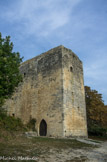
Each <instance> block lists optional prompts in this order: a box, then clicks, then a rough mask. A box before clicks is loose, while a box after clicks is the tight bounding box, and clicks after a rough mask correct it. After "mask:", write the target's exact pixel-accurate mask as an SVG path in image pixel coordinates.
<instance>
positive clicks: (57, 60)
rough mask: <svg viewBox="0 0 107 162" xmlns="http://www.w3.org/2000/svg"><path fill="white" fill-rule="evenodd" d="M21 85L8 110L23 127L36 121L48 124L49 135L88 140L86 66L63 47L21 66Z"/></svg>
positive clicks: (6, 106) (38, 125) (38, 128)
mask: <svg viewBox="0 0 107 162" xmlns="http://www.w3.org/2000/svg"><path fill="white" fill-rule="evenodd" d="M20 72H21V74H22V75H23V82H22V83H20V85H19V86H18V88H17V89H16V91H15V92H14V94H13V96H12V98H11V99H9V100H8V101H7V102H6V104H5V108H6V109H7V112H8V114H9V115H14V116H15V117H19V118H21V119H22V121H23V123H24V124H27V123H28V122H29V120H31V119H36V123H35V129H36V130H37V135H38V136H39V130H40V122H41V121H42V120H45V122H46V124H47V128H46V129H47V130H46V132H47V136H55V137H71V136H83V137H87V122H86V107H85V93H84V80H83V67H82V62H81V61H80V60H79V58H78V57H77V56H76V55H75V54H74V53H73V52H72V51H71V50H70V49H67V48H65V47H64V46H58V47H56V48H53V49H51V50H49V51H47V52H45V53H43V54H41V55H39V56H37V57H34V58H33V59H31V60H28V61H26V62H24V63H22V64H21V66H20Z"/></svg>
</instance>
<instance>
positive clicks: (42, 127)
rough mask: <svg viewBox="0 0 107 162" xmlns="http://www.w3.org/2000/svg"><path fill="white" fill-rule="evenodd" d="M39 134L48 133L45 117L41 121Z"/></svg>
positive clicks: (44, 134)
mask: <svg viewBox="0 0 107 162" xmlns="http://www.w3.org/2000/svg"><path fill="white" fill-rule="evenodd" d="M39 134H40V136H46V134H47V124H46V121H45V120H44V119H43V120H42V121H41V122H40V128H39Z"/></svg>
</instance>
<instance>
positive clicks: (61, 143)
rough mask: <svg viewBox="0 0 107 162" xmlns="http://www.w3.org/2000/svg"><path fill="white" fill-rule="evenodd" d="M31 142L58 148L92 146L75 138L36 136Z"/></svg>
mask: <svg viewBox="0 0 107 162" xmlns="http://www.w3.org/2000/svg"><path fill="white" fill-rule="evenodd" d="M32 142H33V143H37V144H41V145H43V146H48V147H55V148H60V149H66V148H75V149H79V148H85V147H93V145H91V144H86V143H83V142H79V141H77V140H76V139H58V138H46V137H36V138H33V139H32Z"/></svg>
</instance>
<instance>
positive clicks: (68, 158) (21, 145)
mask: <svg viewBox="0 0 107 162" xmlns="http://www.w3.org/2000/svg"><path fill="white" fill-rule="evenodd" d="M0 161H30V162H31V161H32V162H33V161H37V162H107V141H102V142H101V141H95V140H89V139H88V140H86V139H85V140H83V139H54V138H40V137H29V138H28V137H25V136H24V135H14V134H12V135H11V136H8V137H5V138H4V139H3V138H0Z"/></svg>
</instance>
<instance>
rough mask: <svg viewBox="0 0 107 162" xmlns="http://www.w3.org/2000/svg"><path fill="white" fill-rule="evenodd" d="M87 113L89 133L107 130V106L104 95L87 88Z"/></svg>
mask: <svg viewBox="0 0 107 162" xmlns="http://www.w3.org/2000/svg"><path fill="white" fill-rule="evenodd" d="M85 97H86V111H87V124H88V131H89V132H90V131H91V130H92V129H93V130H95V129H97V128H101V130H102V128H104V129H105V128H107V118H106V116H107V106H106V105H104V102H103V100H102V94H98V92H97V91H96V90H91V88H90V87H88V86H85Z"/></svg>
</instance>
